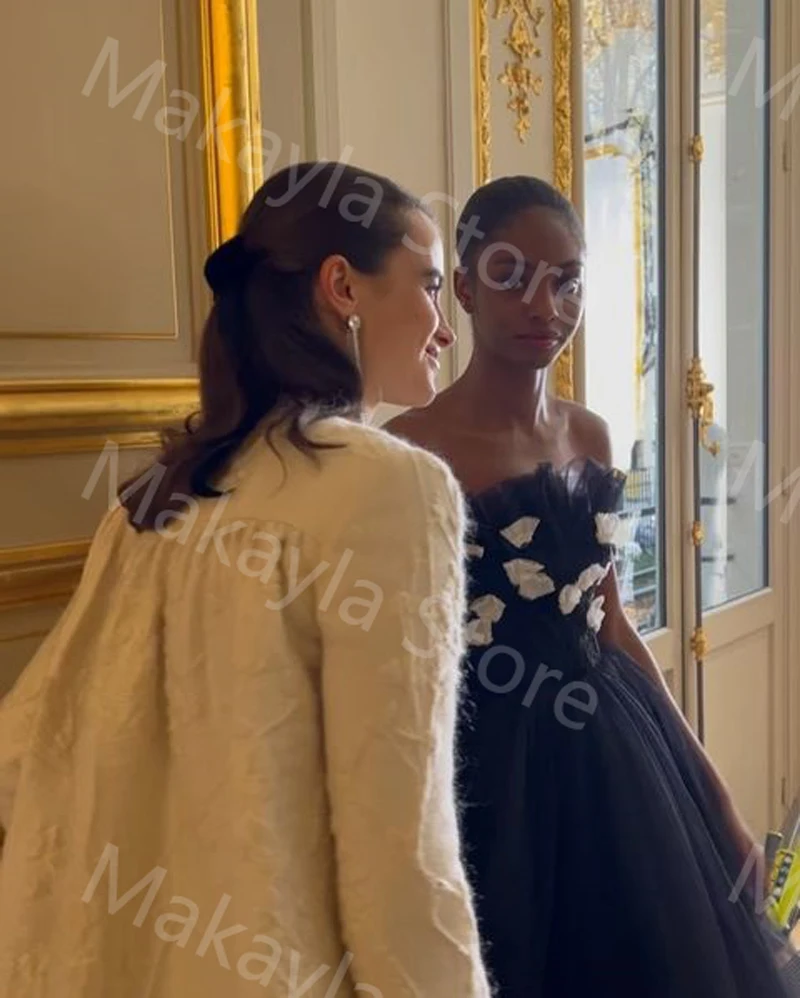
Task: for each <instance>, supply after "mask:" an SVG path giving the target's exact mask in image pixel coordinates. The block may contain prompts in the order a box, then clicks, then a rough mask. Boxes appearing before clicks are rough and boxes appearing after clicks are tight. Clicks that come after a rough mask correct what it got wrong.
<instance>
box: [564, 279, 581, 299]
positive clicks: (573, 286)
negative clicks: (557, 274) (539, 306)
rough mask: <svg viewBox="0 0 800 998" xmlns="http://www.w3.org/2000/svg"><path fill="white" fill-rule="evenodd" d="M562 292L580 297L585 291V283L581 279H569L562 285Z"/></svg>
mask: <svg viewBox="0 0 800 998" xmlns="http://www.w3.org/2000/svg"><path fill="white" fill-rule="evenodd" d="M561 290H562V291H564V292H565V293H566V294H569V295H576V296H577V295H580V293H581V292H582V291H583V282H582V281H581V279H580V277H569V278H567V280H566V281H564V283H563V284H562V285H561Z"/></svg>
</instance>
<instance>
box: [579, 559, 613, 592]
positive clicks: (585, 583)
mask: <svg viewBox="0 0 800 998" xmlns="http://www.w3.org/2000/svg"><path fill="white" fill-rule="evenodd" d="M610 571H611V562H608V564H607V565H598V564H594V565H590V566H589V567H588V568H584V570H583V571H582V572H581V574H580V575H579V576H578V581H577V582H576V583H575V585H576V586H577V587H578V589H580V591H581V592H582V593H585V592H587V590H589V589H591V588H592V586H595V585H597V583H598V582H602V581H603V579H604V578H605V577H606V576H607V575H608V573H609V572H610Z"/></svg>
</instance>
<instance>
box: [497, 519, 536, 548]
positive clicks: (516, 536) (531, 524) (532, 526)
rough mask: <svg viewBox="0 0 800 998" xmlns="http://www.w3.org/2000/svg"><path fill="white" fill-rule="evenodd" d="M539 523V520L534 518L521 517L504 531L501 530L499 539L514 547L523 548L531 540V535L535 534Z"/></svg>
mask: <svg viewBox="0 0 800 998" xmlns="http://www.w3.org/2000/svg"><path fill="white" fill-rule="evenodd" d="M540 523H541V520H539V519H538V518H537V517H535V516H521V517H520V518H519V519H518V520H515V521H514V522H513V523H512V524H511V526H509V527H506V528H505V530H501V531H500V535H501V537H505V539H506V540H507V541H508V542H509V543H511V544H513V545H514V547H517V548H523V547H525V545H526V544H530V542H531V541H532V540H533V535H534V534H535V533H536V531H537V529H538V527H539V524H540Z"/></svg>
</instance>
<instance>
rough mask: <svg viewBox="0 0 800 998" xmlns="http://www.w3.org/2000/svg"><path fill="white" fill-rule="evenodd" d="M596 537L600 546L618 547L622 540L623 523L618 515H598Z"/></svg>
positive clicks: (596, 515)
mask: <svg viewBox="0 0 800 998" xmlns="http://www.w3.org/2000/svg"><path fill="white" fill-rule="evenodd" d="M594 522H595V527H596V535H595V536H596V537H597V541H598V543H599V544H608V545H617V544H619V542H620V540H621V536H620V535H621V533H622V521H621V520H620V518H619V516H618V515H617V514H616V513H596V514H595V518H594Z"/></svg>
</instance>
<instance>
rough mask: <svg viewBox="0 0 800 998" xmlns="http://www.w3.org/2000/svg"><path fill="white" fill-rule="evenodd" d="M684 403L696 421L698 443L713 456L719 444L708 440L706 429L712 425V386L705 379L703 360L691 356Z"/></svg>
mask: <svg viewBox="0 0 800 998" xmlns="http://www.w3.org/2000/svg"><path fill="white" fill-rule="evenodd" d="M686 403H687V405H688V406H689V411H690V412H691V414H692V418H693V419H694V420H695V422H696V423H697V427H698V431H699V433H700V443H701V445H702V446H703V447H704V448H705V449H706V450H707V451H708V453H709V454H712V455H713V456H714V457H716V456H717V454H719V444H718V443H717V442H716V441H714V440H709V438H708V431H709V429H710V427H711V426H713V425H714V386H713V385H712V384H711V382H710V381H706V374H705V371H704V370H703V362H702V361H701V360H700V358H699V357H693V358H692V362H691V364H690V365H689V372H688V374H687V376H686Z"/></svg>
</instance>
